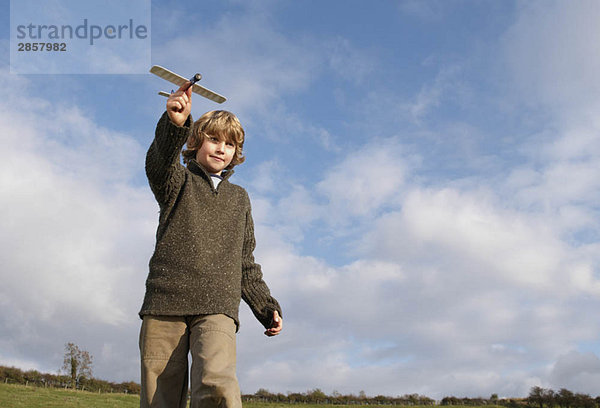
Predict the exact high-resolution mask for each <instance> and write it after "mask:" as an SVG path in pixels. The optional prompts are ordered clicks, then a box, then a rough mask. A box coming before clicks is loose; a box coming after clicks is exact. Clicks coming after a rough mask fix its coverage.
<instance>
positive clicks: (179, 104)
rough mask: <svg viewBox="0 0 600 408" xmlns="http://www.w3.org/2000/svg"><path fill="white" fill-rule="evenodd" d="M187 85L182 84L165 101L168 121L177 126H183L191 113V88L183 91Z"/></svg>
mask: <svg viewBox="0 0 600 408" xmlns="http://www.w3.org/2000/svg"><path fill="white" fill-rule="evenodd" d="M187 85H188V83H185V84H183V85H182V86H181V87H180V88H179V89H178V90H177V92H175V93H172V94H171V95H170V96H169V99H167V114H168V115H169V119H171V122H173V123H174V124H175V125H177V126H183V125H184V123H185V121H186V120H187V118H188V116H189V115H190V112H191V111H192V88H191V87H190V88H188V89H187V90H186V91H184V90H183V88H185V87H186V86H187Z"/></svg>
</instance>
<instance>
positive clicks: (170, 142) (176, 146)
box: [146, 112, 192, 207]
mask: <svg viewBox="0 0 600 408" xmlns="http://www.w3.org/2000/svg"><path fill="white" fill-rule="evenodd" d="M191 126H192V117H191V115H190V116H188V118H187V120H186V122H185V124H184V125H183V126H176V125H174V124H173V123H172V122H171V120H170V119H169V116H168V114H167V112H165V113H163V115H162V116H161V118H160V120H159V121H158V123H157V125H156V131H155V136H154V140H153V141H152V144H151V145H150V148H149V149H148V153H147V154H146V176H147V177H148V182H149V183H150V188H151V189H152V192H153V193H154V197H156V200H157V201H158V203H159V205H160V206H161V207H162V206H164V205H165V204H166V203H167V202H168V201H169V199H170V198H171V197H173V195H174V194H177V192H178V191H179V189H180V188H181V186H182V185H183V182H184V178H185V170H184V168H183V166H182V165H181V163H180V162H179V155H180V153H181V148H182V147H183V145H184V144H185V142H186V141H187V138H188V136H189V132H190V129H191Z"/></svg>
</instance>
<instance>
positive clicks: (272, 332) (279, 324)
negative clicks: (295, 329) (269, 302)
mask: <svg viewBox="0 0 600 408" xmlns="http://www.w3.org/2000/svg"><path fill="white" fill-rule="evenodd" d="M282 328H283V319H282V318H281V317H280V316H279V313H277V311H274V312H273V323H272V324H271V327H270V328H269V329H267V331H265V334H266V335H267V336H269V337H273V336H277V335H278V334H279V332H280V331H281V329H282Z"/></svg>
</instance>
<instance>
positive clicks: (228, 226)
mask: <svg viewBox="0 0 600 408" xmlns="http://www.w3.org/2000/svg"><path fill="white" fill-rule="evenodd" d="M191 128H192V119H191V116H190V117H188V119H187V121H186V123H185V124H184V126H182V127H179V126H176V125H174V124H173V123H171V121H170V120H169V117H168V115H167V113H166V112H165V113H164V114H163V116H162V117H161V118H160V120H159V122H158V124H157V126H156V134H155V138H154V141H153V142H152V144H151V146H150V148H149V150H148V154H147V156H146V175H147V176H148V181H149V183H150V188H151V189H152V192H153V193H154V196H155V197H156V200H157V201H158V204H159V206H160V217H159V225H158V230H157V232H156V247H155V249H154V254H153V255H152V258H151V259H150V273H149V274H148V279H147V280H146V295H145V297H144V303H143V305H142V309H141V311H140V316H144V315H169V316H190V315H199V314H216V313H223V314H226V315H227V316H230V317H231V318H233V319H234V320H235V322H236V325H237V326H238V328H239V317H238V310H239V305H240V299H241V298H243V299H244V301H245V302H246V303H247V304H248V305H249V306H250V309H251V310H252V312H253V313H254V315H255V316H256V318H257V319H258V320H259V321H260V322H261V323H262V324H263V326H265V328H269V327H271V324H272V317H273V312H274V311H277V312H278V313H279V314H280V315H281V308H280V307H279V304H278V303H277V300H275V299H274V298H273V297H272V296H271V294H270V292H269V288H268V287H267V285H266V284H265V282H264V281H263V278H262V272H261V268H260V265H258V264H257V263H255V262H254V256H253V251H254V247H255V244H256V243H255V239H254V225H253V222H252V215H251V210H250V199H249V198H248V194H247V193H246V190H244V189H243V188H242V187H240V186H237V185H235V184H231V183H230V182H229V181H228V179H229V177H230V176H231V175H232V174H233V171H232V170H230V171H228V172H224V173H223V177H224V180H223V181H221V183H220V184H219V186H218V187H217V189H215V188H214V187H213V184H212V181H211V180H210V176H209V174H208V173H206V171H205V170H204V169H203V168H202V167H201V166H200V165H199V164H198V163H197V162H196V161H195V160H192V161H191V162H190V163H189V164H188V166H187V168H186V167H184V166H183V165H181V163H180V161H179V155H180V153H181V148H182V147H183V145H184V144H185V142H186V140H187V137H188V135H189V132H190V131H191Z"/></svg>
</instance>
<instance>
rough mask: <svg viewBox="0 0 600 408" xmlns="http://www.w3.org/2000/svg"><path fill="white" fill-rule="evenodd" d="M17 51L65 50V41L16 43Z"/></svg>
mask: <svg viewBox="0 0 600 408" xmlns="http://www.w3.org/2000/svg"><path fill="white" fill-rule="evenodd" d="M17 51H19V52H21V51H28V52H35V51H39V52H42V51H48V52H50V51H58V52H61V51H67V43H52V42H40V43H38V42H34V43H29V42H26V43H18V44H17Z"/></svg>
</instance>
